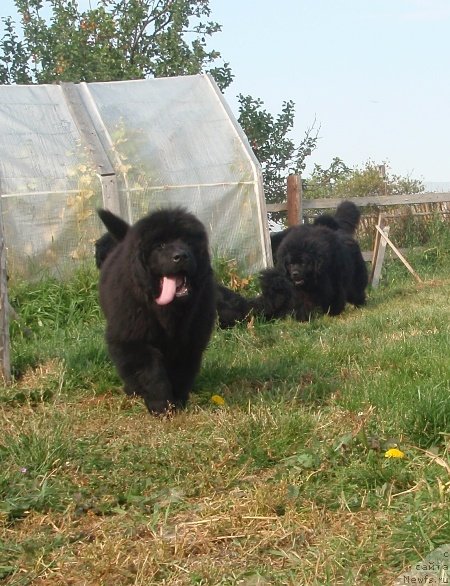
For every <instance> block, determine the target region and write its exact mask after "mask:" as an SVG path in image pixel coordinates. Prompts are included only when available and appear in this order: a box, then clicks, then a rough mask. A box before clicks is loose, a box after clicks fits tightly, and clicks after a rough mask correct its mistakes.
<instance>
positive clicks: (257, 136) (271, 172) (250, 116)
mask: <svg viewBox="0 0 450 586" xmlns="http://www.w3.org/2000/svg"><path fill="white" fill-rule="evenodd" d="M238 100H239V124H240V125H241V126H242V128H243V130H244V132H245V134H246V135H247V138H248V140H249V142H250V145H251V147H252V149H253V152H254V153H255V155H256V157H257V158H258V160H259V162H260V163H261V167H262V172H263V179H264V192H265V196H266V201H267V202H269V203H276V202H283V201H286V178H287V176H288V175H289V174H293V173H301V172H302V171H303V170H304V169H305V165H306V164H305V159H306V157H308V156H309V155H310V154H311V153H312V151H313V150H314V149H315V148H316V146H317V141H318V133H317V132H314V124H313V125H312V126H311V127H310V128H308V129H307V130H306V132H305V136H304V138H303V140H302V141H301V142H300V144H299V145H297V146H296V145H295V143H294V141H293V140H292V139H291V138H289V133H290V132H291V131H292V129H293V126H294V118H295V111H294V107H295V105H294V102H292V101H291V100H290V101H287V102H284V103H283V106H282V109H281V113H280V114H278V115H277V116H276V117H274V116H273V115H272V114H270V112H268V111H267V110H265V109H264V108H263V106H264V102H263V101H262V100H260V99H255V98H252V97H251V96H243V95H242V94H240V95H239V96H238Z"/></svg>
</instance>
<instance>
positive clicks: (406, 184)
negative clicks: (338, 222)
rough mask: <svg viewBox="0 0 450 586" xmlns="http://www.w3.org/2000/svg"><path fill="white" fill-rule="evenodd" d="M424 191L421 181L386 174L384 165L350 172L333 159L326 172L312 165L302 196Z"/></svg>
mask: <svg viewBox="0 0 450 586" xmlns="http://www.w3.org/2000/svg"><path fill="white" fill-rule="evenodd" d="M422 191H424V186H423V183H422V181H420V180H418V179H411V178H410V177H402V176H400V175H395V174H391V173H389V172H386V164H383V165H376V164H375V163H374V162H373V161H370V160H369V161H367V162H366V163H365V164H364V166H363V167H362V168H361V169H360V168H358V167H356V168H355V169H351V168H350V167H348V166H347V165H346V164H345V163H344V162H343V161H342V160H341V159H339V158H338V157H335V158H334V159H333V161H332V162H331V164H330V166H329V167H328V168H327V169H324V168H323V167H321V166H320V165H317V164H316V165H314V170H313V172H312V173H311V176H310V177H309V178H308V179H307V180H306V181H305V182H304V193H305V197H308V198H310V199H315V198H322V197H339V198H343V199H344V198H346V197H363V196H369V195H399V194H402V193H420V192H422Z"/></svg>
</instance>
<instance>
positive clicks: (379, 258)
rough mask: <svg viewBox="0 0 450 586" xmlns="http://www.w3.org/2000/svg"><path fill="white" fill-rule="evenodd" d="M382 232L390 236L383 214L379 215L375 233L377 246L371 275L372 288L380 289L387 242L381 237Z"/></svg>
mask: <svg viewBox="0 0 450 586" xmlns="http://www.w3.org/2000/svg"><path fill="white" fill-rule="evenodd" d="M378 228H379V229H378ZM380 231H383V233H384V234H385V235H386V236H388V234H389V226H386V220H385V218H384V215H383V214H379V215H378V223H377V231H376V233H375V245H374V248H373V255H372V271H371V274H370V283H371V284H372V287H378V283H379V282H380V276H381V269H382V268H383V261H384V255H385V253H386V240H385V239H384V238H382V237H381V233H380Z"/></svg>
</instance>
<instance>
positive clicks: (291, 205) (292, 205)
mask: <svg viewBox="0 0 450 586" xmlns="http://www.w3.org/2000/svg"><path fill="white" fill-rule="evenodd" d="M300 194H301V178H300V176H299V175H289V176H288V178H287V224H288V226H296V225H297V224H298V223H299V221H300Z"/></svg>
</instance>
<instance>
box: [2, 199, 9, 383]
mask: <svg viewBox="0 0 450 586" xmlns="http://www.w3.org/2000/svg"><path fill="white" fill-rule="evenodd" d="M8 309H9V303H8V285H7V275H6V246H5V237H4V232H3V215H2V214H1V196H0V376H1V377H2V378H3V381H4V382H5V383H9V382H10V381H11V359H10V348H9V311H8Z"/></svg>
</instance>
